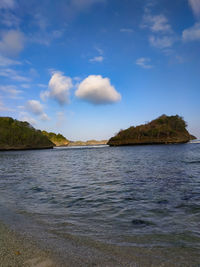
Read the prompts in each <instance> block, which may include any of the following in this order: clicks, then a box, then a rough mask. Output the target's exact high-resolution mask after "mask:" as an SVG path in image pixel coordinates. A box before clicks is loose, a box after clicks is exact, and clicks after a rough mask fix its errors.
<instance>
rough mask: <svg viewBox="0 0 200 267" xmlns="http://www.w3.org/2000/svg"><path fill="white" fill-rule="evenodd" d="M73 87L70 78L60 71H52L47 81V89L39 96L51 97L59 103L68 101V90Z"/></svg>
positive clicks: (44, 98) (62, 103) (43, 97)
mask: <svg viewBox="0 0 200 267" xmlns="http://www.w3.org/2000/svg"><path fill="white" fill-rule="evenodd" d="M72 87H73V83H72V79H71V78H70V77H67V76H64V75H63V73H62V72H60V71H56V72H53V74H52V77H51V79H50V81H49V85H48V90H47V91H42V92H41V94H40V97H41V98H42V100H46V99H47V98H52V99H54V100H56V101H57V102H58V103H59V104H60V105H64V104H67V103H69V91H70V89H71V88H72Z"/></svg>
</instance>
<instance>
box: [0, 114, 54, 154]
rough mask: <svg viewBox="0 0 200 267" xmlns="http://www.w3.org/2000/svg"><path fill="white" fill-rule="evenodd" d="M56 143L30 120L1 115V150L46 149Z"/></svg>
mask: <svg viewBox="0 0 200 267" xmlns="http://www.w3.org/2000/svg"><path fill="white" fill-rule="evenodd" d="M53 146H54V144H53V143H52V142H51V141H50V140H49V139H48V138H47V136H45V135H44V134H43V133H42V132H41V131H40V130H36V129H34V128H33V127H32V126H31V125H30V124H29V123H28V122H22V121H18V120H14V119H12V118H10V117H0V150H19V149H46V148H53Z"/></svg>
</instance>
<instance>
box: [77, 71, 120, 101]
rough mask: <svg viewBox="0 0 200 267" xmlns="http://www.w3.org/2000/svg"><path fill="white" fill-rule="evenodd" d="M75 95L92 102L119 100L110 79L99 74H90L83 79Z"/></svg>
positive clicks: (118, 95)
mask: <svg viewBox="0 0 200 267" xmlns="http://www.w3.org/2000/svg"><path fill="white" fill-rule="evenodd" d="M75 95H76V96H77V97H78V98H81V99H83V100H86V101H88V102H91V103H93V104H107V103H113V102H117V101H120V100H121V95H120V94H119V93H118V92H117V91H116V90H115V88H114V86H112V85H111V84H110V80H109V79H108V78H103V77H102V76H101V75H90V76H88V77H87V78H86V79H84V80H83V81H82V82H81V83H80V84H79V86H78V89H77V91H76V92H75Z"/></svg>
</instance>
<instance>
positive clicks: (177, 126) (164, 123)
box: [108, 115, 195, 146]
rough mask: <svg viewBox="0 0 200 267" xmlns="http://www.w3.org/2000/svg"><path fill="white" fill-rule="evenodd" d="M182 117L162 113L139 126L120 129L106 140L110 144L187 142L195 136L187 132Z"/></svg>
mask: <svg viewBox="0 0 200 267" xmlns="http://www.w3.org/2000/svg"><path fill="white" fill-rule="evenodd" d="M186 127H187V124H186V122H185V121H184V120H183V118H182V117H180V116H178V115H176V116H167V115H162V116H160V117H158V118H157V119H155V120H153V121H151V122H149V123H147V124H143V125H140V126H136V127H134V126H132V127H130V128H128V129H126V130H121V131H119V133H118V134H117V135H115V136H114V137H112V138H111V139H110V140H109V141H108V145H110V146H124V145H145V144H176V143H187V142H189V141H190V140H192V139H195V136H192V135H190V134H189V132H188V131H187V129H186Z"/></svg>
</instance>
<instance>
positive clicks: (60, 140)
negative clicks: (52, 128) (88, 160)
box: [42, 131, 69, 146]
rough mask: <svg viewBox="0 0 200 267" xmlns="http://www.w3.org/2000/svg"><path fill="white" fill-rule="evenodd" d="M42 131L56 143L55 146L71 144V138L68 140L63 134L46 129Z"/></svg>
mask: <svg viewBox="0 0 200 267" xmlns="http://www.w3.org/2000/svg"><path fill="white" fill-rule="evenodd" d="M42 133H43V134H44V135H45V136H47V137H48V139H49V140H50V141H51V142H52V143H54V144H55V146H67V145H68V144H69V140H67V139H66V138H65V137H64V136H63V135H62V134H55V133H52V132H50V133H48V132H46V131H42Z"/></svg>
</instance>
